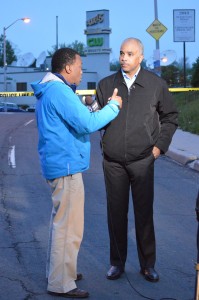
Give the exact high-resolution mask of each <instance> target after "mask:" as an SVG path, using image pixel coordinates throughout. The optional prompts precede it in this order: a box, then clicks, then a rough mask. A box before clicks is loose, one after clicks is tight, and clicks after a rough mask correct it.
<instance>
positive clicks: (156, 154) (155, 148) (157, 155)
mask: <svg viewBox="0 0 199 300" xmlns="http://www.w3.org/2000/svg"><path fill="white" fill-rule="evenodd" d="M152 153H153V156H154V158H155V159H157V158H158V157H159V156H160V149H159V148H157V147H156V146H154V147H153V150H152Z"/></svg>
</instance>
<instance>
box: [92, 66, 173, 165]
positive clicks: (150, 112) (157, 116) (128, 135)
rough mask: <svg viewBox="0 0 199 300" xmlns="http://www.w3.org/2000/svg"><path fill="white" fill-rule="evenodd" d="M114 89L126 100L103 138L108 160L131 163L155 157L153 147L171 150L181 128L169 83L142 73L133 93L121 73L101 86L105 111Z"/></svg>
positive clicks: (100, 94) (100, 101) (110, 77)
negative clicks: (177, 131) (176, 134)
mask: <svg viewBox="0 0 199 300" xmlns="http://www.w3.org/2000/svg"><path fill="white" fill-rule="evenodd" d="M114 88H118V95H119V96H121V97H122V99H123V105H122V109H121V111H120V113H119V115H118V117H117V118H116V119H114V120H113V121H112V122H111V123H109V124H108V125H107V126H106V128H105V133H104V135H103V141H102V145H103V151H104V155H105V157H106V158H107V159H110V160H113V161H117V162H125V163H130V162H131V161H134V160H139V159H142V158H144V157H146V156H148V155H150V154H151V151H152V148H153V146H154V145H155V146H157V147H158V148H159V149H160V150H161V152H162V153H165V152H166V151H167V150H168V147H169V145H170V143H171V139H172V136H173V134H174V132H175V130H176V128H177V124H178V123H177V115H178V113H177V110H176V107H175V105H174V103H173V99H172V96H171V93H170V92H169V90H168V86H167V84H166V82H165V81H164V80H163V79H161V78H160V77H158V76H157V75H155V74H154V73H152V72H149V71H147V70H145V69H142V68H141V70H140V72H139V73H138V76H137V78H136V81H135V82H134V84H133V85H132V86H131V88H130V90H129V91H128V88H127V86H126V83H125V80H124V78H123V75H122V73H121V71H118V72H117V73H115V74H113V75H110V76H108V77H106V78H104V79H102V80H101V81H100V82H99V85H98V88H97V94H96V99H97V101H98V103H99V106H100V107H101V108H102V107H103V106H104V105H106V103H107V101H108V98H109V97H111V96H112V93H113V90H114Z"/></svg>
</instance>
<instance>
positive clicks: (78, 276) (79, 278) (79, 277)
mask: <svg viewBox="0 0 199 300" xmlns="http://www.w3.org/2000/svg"><path fill="white" fill-rule="evenodd" d="M82 278H83V275H82V273H77V278H76V280H75V281H79V280H81V279H82Z"/></svg>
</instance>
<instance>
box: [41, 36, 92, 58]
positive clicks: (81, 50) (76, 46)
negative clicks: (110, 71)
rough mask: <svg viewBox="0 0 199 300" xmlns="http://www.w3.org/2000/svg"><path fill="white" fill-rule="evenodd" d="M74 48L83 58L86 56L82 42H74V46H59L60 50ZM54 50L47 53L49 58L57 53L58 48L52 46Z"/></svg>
mask: <svg viewBox="0 0 199 300" xmlns="http://www.w3.org/2000/svg"><path fill="white" fill-rule="evenodd" d="M66 47H67V48H72V49H74V50H76V51H77V52H78V53H79V54H80V55H81V56H85V47H86V46H85V45H84V44H83V43H82V42H78V41H77V40H76V41H74V42H73V43H72V44H67V45H66V44H65V43H63V44H59V49H60V48H66ZM52 48H53V50H51V51H49V50H48V51H47V52H48V55H49V56H53V54H54V53H55V51H56V50H57V47H56V46H52Z"/></svg>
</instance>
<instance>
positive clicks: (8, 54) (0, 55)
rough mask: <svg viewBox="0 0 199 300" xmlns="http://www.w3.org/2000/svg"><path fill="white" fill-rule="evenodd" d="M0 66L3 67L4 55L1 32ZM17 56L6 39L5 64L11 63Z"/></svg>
mask: <svg viewBox="0 0 199 300" xmlns="http://www.w3.org/2000/svg"><path fill="white" fill-rule="evenodd" d="M0 45H2V46H1V47H0V50H1V51H0V67H3V64H4V57H3V34H2V35H1V36H0ZM16 60H17V57H16V55H15V51H14V49H13V48H12V45H11V43H10V42H9V41H8V40H6V62H7V65H11V64H12V62H13V61H16Z"/></svg>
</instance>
